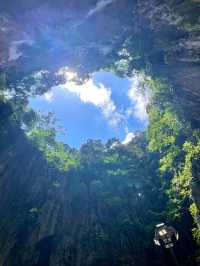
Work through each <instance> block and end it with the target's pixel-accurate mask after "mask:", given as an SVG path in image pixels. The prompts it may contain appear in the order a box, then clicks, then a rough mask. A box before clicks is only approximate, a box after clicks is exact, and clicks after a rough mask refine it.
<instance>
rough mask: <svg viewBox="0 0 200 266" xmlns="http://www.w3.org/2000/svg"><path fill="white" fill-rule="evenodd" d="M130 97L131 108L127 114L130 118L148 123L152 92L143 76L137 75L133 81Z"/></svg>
mask: <svg viewBox="0 0 200 266" xmlns="http://www.w3.org/2000/svg"><path fill="white" fill-rule="evenodd" d="M128 96H129V99H130V101H131V107H129V108H128V109H127V111H126V114H127V115H128V116H130V115H132V116H134V117H135V118H137V119H139V120H140V121H143V122H147V121H148V115H147V112H146V108H147V105H148V103H149V99H150V90H149V88H148V87H147V86H145V84H144V82H143V77H142V76H141V75H136V74H135V76H134V77H133V78H132V79H131V87H130V89H129V91H128Z"/></svg>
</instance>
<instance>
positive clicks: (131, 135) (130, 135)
mask: <svg viewBox="0 0 200 266" xmlns="http://www.w3.org/2000/svg"><path fill="white" fill-rule="evenodd" d="M134 138H135V133H133V132H128V133H127V134H126V136H125V139H124V140H123V141H122V144H123V145H126V144H128V143H129V142H131V141H132V139H134Z"/></svg>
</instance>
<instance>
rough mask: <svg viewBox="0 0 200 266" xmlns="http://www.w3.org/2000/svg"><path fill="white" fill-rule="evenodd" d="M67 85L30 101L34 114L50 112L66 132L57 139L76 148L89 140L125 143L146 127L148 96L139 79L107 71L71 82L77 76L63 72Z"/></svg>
mask: <svg viewBox="0 0 200 266" xmlns="http://www.w3.org/2000/svg"><path fill="white" fill-rule="evenodd" d="M65 75H66V78H67V82H66V84H64V85H60V86H57V87H54V88H52V89H51V90H50V91H49V92H47V93H45V94H44V95H42V96H37V97H35V98H30V100H29V105H30V107H32V108H33V109H34V110H35V111H40V112H42V113H48V112H53V113H54V115H55V118H56V119H57V120H58V124H59V125H60V126H62V128H64V129H65V134H63V132H58V134H57V139H58V140H59V141H62V142H64V143H67V144H68V145H70V146H71V147H74V148H79V147H80V146H81V145H82V144H83V143H85V142H86V141H87V140H88V139H100V140H102V142H104V143H105V142H106V141H107V140H108V139H110V138H113V137H115V138H118V139H119V140H120V141H121V142H122V143H123V144H127V143H128V142H129V141H130V140H131V139H132V138H133V137H134V136H135V132H136V131H141V130H144V129H145V127H146V126H147V124H148V117H147V114H146V106H147V104H148V101H149V95H148V94H147V93H144V92H141V91H142V90H141V89H140V81H141V77H138V76H135V77H134V76H133V78H131V79H129V78H120V77H117V76H116V75H114V74H113V73H109V72H104V71H101V72H97V73H94V74H93V75H92V76H91V77H90V79H89V80H88V81H86V83H84V84H82V85H78V84H76V83H75V82H74V77H75V76H76V73H73V72H70V71H69V70H65Z"/></svg>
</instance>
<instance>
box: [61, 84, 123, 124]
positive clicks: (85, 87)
mask: <svg viewBox="0 0 200 266" xmlns="http://www.w3.org/2000/svg"><path fill="white" fill-rule="evenodd" d="M60 87H61V88H63V89H65V90H67V91H69V92H72V93H75V94H76V95H77V96H78V97H79V98H80V99H81V101H82V102H84V103H90V104H93V105H94V106H96V107H98V108H99V109H100V110H101V112H102V114H103V115H104V117H105V118H106V119H107V120H108V121H109V123H110V124H111V125H117V124H119V123H120V122H121V121H122V119H123V116H122V115H121V114H120V113H118V111H117V109H116V106H115V104H114V102H113V101H112V99H111V90H110V89H109V88H106V87H104V85H103V84H101V83H98V85H96V84H94V81H93V80H92V79H89V80H88V81H87V82H85V83H83V84H81V85H79V84H77V83H76V82H73V81H69V82H67V83H66V84H65V85H61V86H60Z"/></svg>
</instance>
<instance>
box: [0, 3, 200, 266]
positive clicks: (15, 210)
mask: <svg viewBox="0 0 200 266" xmlns="http://www.w3.org/2000/svg"><path fill="white" fill-rule="evenodd" d="M123 48H124V49H126V53H125V54H123V53H120V51H122V49H123ZM122 59H123V60H125V62H128V68H127V69H126V70H123V74H126V75H131V74H132V71H133V70H134V69H139V70H142V69H143V70H145V71H146V72H147V73H148V74H151V75H153V76H156V77H159V78H164V79H167V82H168V83H169V84H170V85H171V86H172V88H173V90H174V92H175V96H174V99H172V101H173V102H174V104H175V107H176V106H180V107H177V109H178V112H180V113H181V114H182V115H184V117H185V118H186V119H187V120H189V121H190V122H192V125H193V126H194V127H199V125H200V116H199V113H200V87H199V84H200V2H199V1H198V0H196V1H195V0H190V1H189V0H188V1H186V0H185V1H179V0H173V1H158V0H142V1H140V0H137V1H130V0H115V1H114V0H113V1H111V0H110V1H109V0H107V1H106V0H104V1H95V0H87V1H78V0H76V1H74V0H73V1H62V0H59V1H56V2H54V1H44V0H42V1H23V0H20V1H18V2H17V3H13V1H10V0H8V1H4V0H2V1H1V3H0V71H1V76H3V75H5V79H6V83H7V85H8V86H10V88H12V87H13V86H14V85H13V81H14V80H16V79H18V80H19V81H21V80H22V79H23V78H24V77H25V76H28V75H31V74H33V73H36V72H38V71H41V70H46V71H49V73H55V72H56V71H57V70H58V69H59V68H61V67H63V66H67V67H69V68H70V69H72V70H75V71H77V72H79V74H80V75H82V76H83V77H86V76H87V74H88V73H92V72H94V71H96V70H98V69H101V68H109V69H113V68H115V71H116V72H117V70H116V65H115V63H116V62H119V61H120V60H122ZM21 89H22V90H23V89H24V88H21ZM1 141H2V147H3V139H2V140H1ZM21 142H24V139H23V137H22V136H21V137H20V134H19V136H17V137H16V142H15V143H11V145H10V147H7V148H5V147H3V148H2V152H1V156H0V173H1V179H0V187H1V189H0V191H1V205H0V221H1V227H0V237H1V239H2V242H1V244H0V249H1V255H0V265H2V266H14V265H16V266H17V265H20V266H21V265H37V266H45V265H52V266H55V265H74V266H75V265H76V266H79V265H84V264H83V261H87V264H85V265H93V264H92V263H93V262H94V260H95V256H96V253H97V252H96V251H97V250H98V252H99V254H101V247H99V246H98V245H99V244H98V241H97V242H95V245H96V246H94V244H93V243H91V242H90V241H91V239H92V238H91V239H87V238H86V235H88V234H90V233H91V232H96V231H98V232H101V230H103V229H102V228H103V226H104V224H103V223H102V224H101V223H97V219H99V215H100V216H101V217H104V219H109V218H108V215H107V214H106V212H108V211H109V210H105V209H104V207H102V208H99V209H98V208H96V206H93V205H92V204H94V203H93V201H92V200H91V198H89V196H88V194H87V193H83V194H80V195H78V196H77V197H79V202H81V197H83V201H82V202H84V204H85V205H83V206H78V207H77V205H76V199H74V201H73V202H71V200H70V199H71V198H72V195H71V194H70V193H71V191H70V186H73V180H71V179H70V178H69V179H68V178H64V179H63V180H65V181H62V180H61V181H60V182H64V183H63V184H62V186H61V187H58V186H56V185H52V184H53V183H54V176H55V175H58V173H57V172H56V173H55V172H52V171H49V170H48V169H47V165H46V162H45V160H44V159H43V158H42V157H41V154H40V153H38V151H36V150H34V148H33V147H31V146H29V145H28V144H27V145H24V144H23V145H21ZM13 146H14V148H13ZM22 147H23V148H22ZM13 153H14V154H13ZM25 154H31V159H30V157H28V156H27V157H26V158H25ZM38 158H41V160H39V159H38ZM14 161H15V162H16V163H14ZM36 161H37V164H36V163H35V162H36ZM38 161H39V162H40V164H38ZM19 165H20V166H21V168H19ZM30 169H33V170H32V171H31V172H30ZM198 173H199V172H198ZM198 173H196V175H197V178H198ZM73 174H74V173H73ZM69 176H70V173H69ZM8 177H9V178H8ZM69 180H70V182H69ZM10 184H12V185H10ZM74 186H75V184H74ZM22 191H23V193H22ZM58 191H59V193H58ZM198 191H199V190H198V189H197V186H195V187H194V189H193V194H194V199H195V200H196V202H197V205H198V206H200V200H199V196H198ZM58 195H59V196H58ZM19 197H20V199H19ZM84 197H85V198H84ZM5 210H6V215H5ZM94 210H98V211H94ZM102 213H103V214H102ZM13 214H14V215H13ZM76 219H77V220H79V221H78V222H76ZM41 221H42V222H41ZM60 221H62V222H60ZM83 224H84V229H83V226H82V225H83ZM86 225H87V226H86ZM69 228H70V229H69ZM91 228H93V230H92V229H91ZM95 230H96V231H95ZM55 232H56V234H55ZM63 232H64V234H65V235H67V236H66V237H65V236H63ZM61 236H62V237H61ZM60 239H62V240H60ZM80 239H81V240H82V241H85V243H87V244H85V250H84V251H83V250H82V249H81V248H80V246H79V243H80ZM126 241H128V240H126ZM88 242H89V243H88ZM89 245H91V246H92V248H89ZM105 245H108V249H109V250H110V252H111V253H112V252H114V250H115V248H116V247H111V246H109V243H107V242H106V240H105ZM116 245H118V244H116ZM130 245H131V244H130ZM66 246H67V248H66ZM117 248H118V250H119V254H120V250H121V247H120V244H119V246H117ZM52 250H53V252H52ZM89 250H90V251H91V250H93V253H90V254H89ZM18 252H21V253H22V254H17V253H18ZM111 253H110V254H111ZM85 254H87V256H86V255H85ZM84 256H86V257H84ZM16 258H18V260H17V261H16ZM75 258H76V259H75ZM96 260H98V258H96ZM119 260H120V258H119ZM105 261H107V263H110V264H103V263H104V262H102V261H98V262H96V264H95V265H101V266H102V265H118V264H114V263H115V262H113V261H109V255H108V256H107V258H105ZM127 261H128V262H127V264H125V263H126V262H124V265H135V264H130V263H131V262H129V257H128V256H127ZM128 263H129V264H128Z"/></svg>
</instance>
